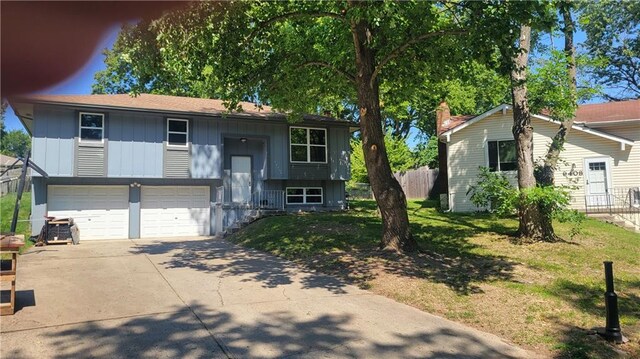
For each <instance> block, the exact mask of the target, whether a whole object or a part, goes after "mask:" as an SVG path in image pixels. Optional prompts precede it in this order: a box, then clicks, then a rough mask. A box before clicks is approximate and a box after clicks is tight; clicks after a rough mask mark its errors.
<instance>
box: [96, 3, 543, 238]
mask: <svg viewBox="0 0 640 359" xmlns="http://www.w3.org/2000/svg"><path fill="white" fill-rule="evenodd" d="M541 4H542V3H541V2H533V3H530V2H527V3H519V4H518V5H517V6H515V5H514V6H511V3H501V2H475V1H469V2H464V1H463V2H458V1H440V2H427V1H407V2H356V1H346V2H344V1H326V2H303V1H288V2H258V1H234V2H197V3H193V4H191V5H190V7H188V8H187V9H185V10H182V11H178V12H174V13H169V14H166V15H165V16H163V17H162V18H160V19H156V20H153V21H150V22H143V23H140V24H138V25H134V26H130V27H126V28H125V29H124V31H123V32H122V34H121V38H119V39H118V41H117V42H116V46H115V47H114V50H113V51H111V52H107V53H106V55H107V58H106V63H107V65H108V66H107V69H106V70H105V71H104V72H101V73H99V74H97V76H96V86H95V87H94V91H96V92H133V93H136V92H161V93H170V94H181V95H189V96H198V97H220V98H223V99H224V100H226V101H227V104H228V107H229V108H236V104H237V103H238V102H239V101H241V100H250V101H254V102H257V103H265V104H269V105H271V106H273V107H274V108H275V109H277V110H283V111H287V112H288V113H290V114H291V118H294V119H295V118H297V117H299V114H301V113H324V112H325V111H331V113H334V114H338V113H345V112H351V113H352V114H354V115H353V117H354V118H355V119H357V120H358V121H359V122H360V131H361V134H362V136H361V138H362V150H363V153H364V158H365V164H366V167H367V172H368V175H369V181H370V182H371V186H372V190H373V192H374V194H375V197H376V200H377V202H378V207H379V209H380V213H381V216H382V222H383V235H382V241H381V246H382V247H385V248H390V249H394V250H413V249H415V248H416V242H415V240H414V239H413V237H412V236H411V232H410V230H409V223H408V216H407V213H406V199H405V196H404V193H403V192H402V188H401V187H400V185H399V184H398V183H397V181H395V180H394V179H393V176H392V171H391V166H390V164H389V162H390V160H389V156H388V153H387V148H386V144H385V141H384V137H385V136H384V133H385V132H384V130H383V124H384V123H385V118H391V119H394V120H396V119H397V120H400V119H401V117H402V115H403V114H404V113H407V116H406V117H407V118H412V117H413V116H414V111H415V113H420V112H424V111H431V110H433V107H431V108H428V107H425V106H424V105H423V104H421V103H420V102H419V101H421V99H422V98H423V96H416V94H419V93H420V91H426V90H424V89H425V88H426V87H427V86H431V87H432V88H440V86H439V85H440V84H443V83H446V82H447V81H450V80H451V79H453V78H458V77H459V76H460V74H461V73H462V72H461V69H465V68H467V67H470V66H473V65H472V64H473V62H474V61H478V62H479V63H482V64H488V65H489V66H490V67H491V66H496V65H503V64H505V62H501V61H499V56H498V55H497V54H496V51H498V52H499V53H500V55H501V56H507V57H508V58H510V57H511V55H512V54H513V53H514V51H516V48H515V47H514V46H513V42H514V39H515V37H516V32H517V28H518V25H519V23H518V22H517V21H513V19H519V18H522V17H528V16H531V14H532V13H533V12H535V11H537V8H540V7H544V6H542V5H541ZM504 44H507V45H504ZM503 45H504V46H503ZM400 132H402V131H400Z"/></svg>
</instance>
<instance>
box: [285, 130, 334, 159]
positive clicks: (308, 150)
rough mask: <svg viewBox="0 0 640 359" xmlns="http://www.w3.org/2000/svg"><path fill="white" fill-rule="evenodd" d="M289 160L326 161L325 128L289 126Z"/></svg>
mask: <svg viewBox="0 0 640 359" xmlns="http://www.w3.org/2000/svg"><path fill="white" fill-rule="evenodd" d="M289 147H290V157H291V162H300V163H327V129H325V128H309V127H290V128H289Z"/></svg>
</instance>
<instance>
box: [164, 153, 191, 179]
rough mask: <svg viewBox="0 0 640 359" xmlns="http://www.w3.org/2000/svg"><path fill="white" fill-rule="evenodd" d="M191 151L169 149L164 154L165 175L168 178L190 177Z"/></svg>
mask: <svg viewBox="0 0 640 359" xmlns="http://www.w3.org/2000/svg"><path fill="white" fill-rule="evenodd" d="M189 167H190V160H189V151H184V150H172V149H167V150H166V151H165V156H164V176H165V177H167V178H188V177H189Z"/></svg>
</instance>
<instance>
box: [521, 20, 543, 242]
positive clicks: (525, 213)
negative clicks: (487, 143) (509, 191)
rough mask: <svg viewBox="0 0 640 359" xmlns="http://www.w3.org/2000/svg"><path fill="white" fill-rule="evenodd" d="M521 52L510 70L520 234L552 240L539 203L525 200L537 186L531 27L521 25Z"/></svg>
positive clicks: (535, 238)
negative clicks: (529, 76)
mask: <svg viewBox="0 0 640 359" xmlns="http://www.w3.org/2000/svg"><path fill="white" fill-rule="evenodd" d="M519 41H520V45H519V46H520V52H519V53H518V55H517V56H516V57H515V58H514V59H513V69H512V70H511V95H512V98H513V128H512V132H513V138H514V139H515V142H516V154H517V160H518V187H519V189H520V197H521V201H520V206H519V207H518V218H519V226H518V235H519V236H520V237H524V238H527V239H531V240H550V239H551V238H548V237H547V236H548V233H545V231H544V228H543V227H542V226H541V221H540V220H541V214H540V210H539V208H538V206H537V205H536V204H527V203H525V201H524V200H522V199H524V198H525V191H526V190H527V189H530V188H533V187H535V186H536V179H535V176H534V163H533V127H532V126H531V114H530V112H529V102H528V99H527V82H526V81H527V62H528V60H529V50H530V48H531V27H530V26H527V25H523V26H522V27H521V28H520V40H519Z"/></svg>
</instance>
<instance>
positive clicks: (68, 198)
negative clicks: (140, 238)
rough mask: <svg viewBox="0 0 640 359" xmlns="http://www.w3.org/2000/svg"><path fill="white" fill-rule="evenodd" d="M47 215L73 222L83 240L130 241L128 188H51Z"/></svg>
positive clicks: (48, 194)
mask: <svg viewBox="0 0 640 359" xmlns="http://www.w3.org/2000/svg"><path fill="white" fill-rule="evenodd" d="M47 197H48V198H47V203H48V204H47V206H48V215H49V216H53V217H58V218H68V217H71V218H73V219H74V221H75V223H76V224H77V225H78V228H79V229H80V240H91V239H118V238H129V187H128V186H49V187H48V191H47Z"/></svg>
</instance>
